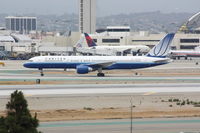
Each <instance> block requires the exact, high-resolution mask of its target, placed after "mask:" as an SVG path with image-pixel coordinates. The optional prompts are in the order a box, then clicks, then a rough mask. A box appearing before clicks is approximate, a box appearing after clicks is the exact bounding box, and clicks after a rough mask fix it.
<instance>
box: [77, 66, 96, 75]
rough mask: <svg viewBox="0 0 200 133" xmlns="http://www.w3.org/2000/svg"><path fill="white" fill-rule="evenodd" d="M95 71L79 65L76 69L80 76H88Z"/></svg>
mask: <svg viewBox="0 0 200 133" xmlns="http://www.w3.org/2000/svg"><path fill="white" fill-rule="evenodd" d="M92 71H93V69H92V68H91V67H88V66H83V65H79V66H77V67H76V72H77V73H78V74H87V73H89V72H92Z"/></svg>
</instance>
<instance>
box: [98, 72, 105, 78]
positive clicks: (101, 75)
mask: <svg viewBox="0 0 200 133" xmlns="http://www.w3.org/2000/svg"><path fill="white" fill-rule="evenodd" d="M97 76H98V77H104V76H105V74H104V73H97Z"/></svg>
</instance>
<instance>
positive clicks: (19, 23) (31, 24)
mask: <svg viewBox="0 0 200 133" xmlns="http://www.w3.org/2000/svg"><path fill="white" fill-rule="evenodd" d="M5 21H6V29H7V30H10V31H11V32H18V33H21V34H23V33H26V34H27V33H29V32H30V31H36V30H37V18H36V17H14V16H9V17H6V18H5Z"/></svg>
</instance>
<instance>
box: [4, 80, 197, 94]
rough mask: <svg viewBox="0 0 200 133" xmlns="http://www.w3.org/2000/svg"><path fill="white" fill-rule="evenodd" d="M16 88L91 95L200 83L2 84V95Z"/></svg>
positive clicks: (186, 88)
mask: <svg viewBox="0 0 200 133" xmlns="http://www.w3.org/2000/svg"><path fill="white" fill-rule="evenodd" d="M14 90H21V91H23V93H24V94H25V95H30V96H42V95H43V96H45V95H90V94H131V93H132V94H134V93H186V92H200V83H183V84H178V83H165V84H123V85H121V84H106V85H105V84H104V85H100V84H96V85H95V84H85V85H10V86H8V85H1V86H0V96H8V95H10V94H11V93H12V92H13V91H14Z"/></svg>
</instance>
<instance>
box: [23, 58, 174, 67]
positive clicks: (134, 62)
mask: <svg viewBox="0 0 200 133" xmlns="http://www.w3.org/2000/svg"><path fill="white" fill-rule="evenodd" d="M169 61H170V59H169V58H155V57H147V56H38V57H34V58H31V59H30V62H27V63H25V64H24V67H27V68H38V69H43V68H47V69H48V68H51V69H52V68H54V69H62V68H71V69H76V68H77V66H80V65H88V66H90V65H93V64H94V65H95V64H101V63H104V62H109V63H110V65H108V66H106V67H102V69H104V70H112V69H138V68H146V67H152V66H157V65H162V64H166V63H169Z"/></svg>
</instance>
